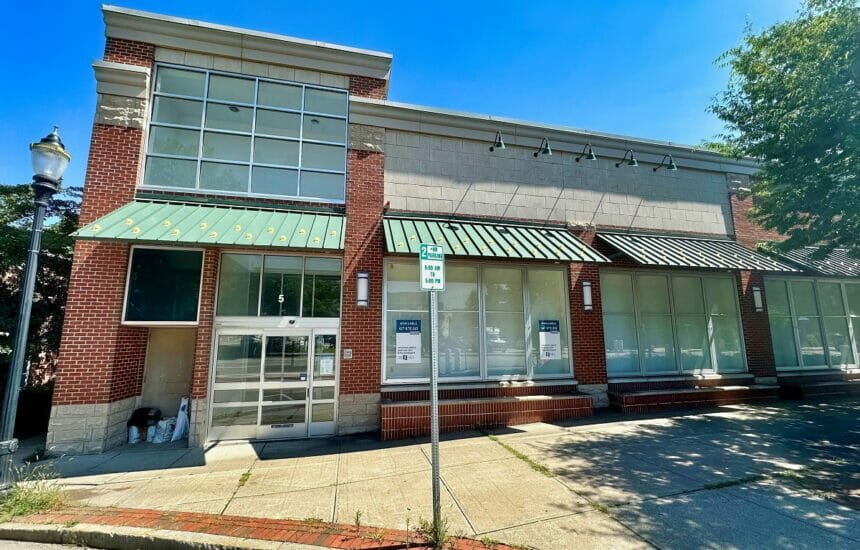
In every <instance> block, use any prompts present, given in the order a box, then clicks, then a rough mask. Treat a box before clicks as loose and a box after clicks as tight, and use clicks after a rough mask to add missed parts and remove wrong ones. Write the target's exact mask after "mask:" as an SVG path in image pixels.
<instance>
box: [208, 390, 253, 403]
mask: <svg viewBox="0 0 860 550" xmlns="http://www.w3.org/2000/svg"><path fill="white" fill-rule="evenodd" d="M258 399H260V390H259V389H257V388H254V389H252V390H245V389H243V390H215V392H214V401H215V403H230V402H243V401H245V402H251V403H256V402H257V400H258Z"/></svg>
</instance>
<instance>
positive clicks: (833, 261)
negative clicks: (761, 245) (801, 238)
mask: <svg viewBox="0 0 860 550" xmlns="http://www.w3.org/2000/svg"><path fill="white" fill-rule="evenodd" d="M817 250H818V247H817V246H806V247H803V248H799V249H797V250H790V251H788V252H783V253H781V254H778V255H777V257H779V258H780V259H782V260H785V261H788V262H791V263H793V264H796V265H798V266H800V267H802V268H803V269H804V270H805V271H809V272H812V273H815V274H819V275H832V276H834V277H860V260H858V259H856V258H852V257H851V256H849V255H848V250H846V249H844V248H835V249H833V250H831V251H830V253H829V254H827V256H825V257H824V258H821V259H820V260H818V259H815V260H813V259H812V255H813V253H815V252H816V251H817ZM763 252H767V250H763Z"/></svg>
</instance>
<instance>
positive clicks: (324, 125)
mask: <svg viewBox="0 0 860 550" xmlns="http://www.w3.org/2000/svg"><path fill="white" fill-rule="evenodd" d="M302 137H303V138H304V139H316V140H319V141H334V142H336V143H344V141H345V140H346V120H344V119H342V118H326V117H322V116H316V115H305V119H304V126H303V127H302Z"/></svg>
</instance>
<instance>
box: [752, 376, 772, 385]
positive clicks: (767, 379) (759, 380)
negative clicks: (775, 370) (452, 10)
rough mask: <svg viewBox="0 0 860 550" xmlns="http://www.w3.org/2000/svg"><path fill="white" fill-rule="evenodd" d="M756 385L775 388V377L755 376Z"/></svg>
mask: <svg viewBox="0 0 860 550" xmlns="http://www.w3.org/2000/svg"><path fill="white" fill-rule="evenodd" d="M755 383H756V384H764V385H767V386H775V385H776V384H777V380H776V376H756V377H755Z"/></svg>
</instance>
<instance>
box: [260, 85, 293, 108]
mask: <svg viewBox="0 0 860 550" xmlns="http://www.w3.org/2000/svg"><path fill="white" fill-rule="evenodd" d="M257 102H258V103H259V104H260V105H268V106H270V107H280V108H282V109H296V110H298V109H301V108H302V89H301V88H300V87H299V86H290V85H288V84H277V83H275V82H260V91H259V92H258V97H257Z"/></svg>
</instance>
